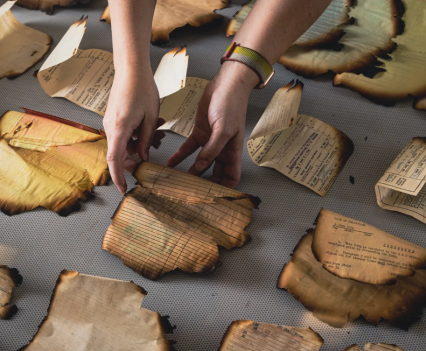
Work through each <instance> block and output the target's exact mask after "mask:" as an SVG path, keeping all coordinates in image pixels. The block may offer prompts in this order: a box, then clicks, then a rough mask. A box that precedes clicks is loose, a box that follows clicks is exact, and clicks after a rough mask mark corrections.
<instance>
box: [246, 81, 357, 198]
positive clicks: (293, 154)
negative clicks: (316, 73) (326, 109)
mask: <svg viewBox="0 0 426 351" xmlns="http://www.w3.org/2000/svg"><path fill="white" fill-rule="evenodd" d="M302 92H303V83H301V82H300V81H296V82H293V81H292V82H290V83H289V84H287V85H286V86H284V87H282V88H280V89H279V90H278V91H277V92H276V93H275V95H274V97H273V98H272V100H271V101H270V102H269V104H268V106H267V107H266V110H265V112H264V113H263V115H262V117H261V118H260V120H259V122H258V123H257V125H256V126H255V127H254V129H253V132H252V134H251V135H250V137H249V140H248V141H247V149H248V152H249V155H250V157H251V159H252V160H253V162H254V163H255V164H256V165H258V166H261V167H269V168H273V169H276V170H277V171H278V172H280V173H282V174H284V175H286V176H287V177H289V178H290V179H292V180H294V181H295V182H297V183H299V184H302V185H304V186H306V187H308V188H309V189H311V190H313V191H315V192H316V193H317V194H319V195H321V196H325V195H326V194H327V192H328V191H329V190H330V188H331V186H332V185H333V183H334V182H335V180H336V179H337V177H338V175H339V173H340V172H341V170H342V169H343V167H344V166H345V164H346V162H347V161H348V159H349V157H350V156H351V154H352V152H353V148H354V147H353V143H352V141H351V140H350V139H349V138H348V136H347V135H346V134H344V133H343V132H341V131H340V130H338V129H336V128H334V127H332V126H330V125H329V124H327V123H324V122H322V121H320V120H319V119H316V118H314V117H310V116H306V115H299V114H297V111H298V109H299V104H300V100H301V98H302Z"/></svg>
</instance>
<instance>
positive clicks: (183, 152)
mask: <svg viewBox="0 0 426 351" xmlns="http://www.w3.org/2000/svg"><path fill="white" fill-rule="evenodd" d="M199 147H200V145H199V144H198V143H197V142H196V141H195V138H194V137H193V135H192V134H191V135H190V136H189V137H188V139H186V141H185V142H184V143H183V144H182V145H181V147H180V148H179V149H178V150H177V151H176V152H175V153H174V154H173V155H172V156H171V157H170V158H169V160H168V161H167V167H176V166H177V165H178V164H179V163H181V162H182V161H183V160H184V159H186V158H187V157H188V156H190V155H192V154H193V153H194V152H195V151H197V150H198V148H199Z"/></svg>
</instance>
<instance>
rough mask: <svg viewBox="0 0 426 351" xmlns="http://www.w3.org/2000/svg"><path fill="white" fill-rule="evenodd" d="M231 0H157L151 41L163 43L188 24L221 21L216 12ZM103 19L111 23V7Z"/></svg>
mask: <svg viewBox="0 0 426 351" xmlns="http://www.w3.org/2000/svg"><path fill="white" fill-rule="evenodd" d="M229 2H230V1H229V0H197V1H193V0H157V2H156V6H155V12H154V18H153V21H152V33H151V43H153V44H157V45H158V44H163V43H166V42H168V41H169V40H170V37H169V35H170V33H171V32H172V31H174V30H175V29H176V28H179V27H183V26H185V25H187V24H189V25H191V26H194V27H201V26H203V25H206V24H209V23H212V22H215V21H220V20H221V19H222V18H223V17H222V15H220V14H218V13H215V10H220V9H222V8H224V7H227V6H228V4H229ZM101 21H105V22H107V23H109V24H111V16H110V11H109V7H107V8H106V9H105V11H104V12H103V14H102V16H101Z"/></svg>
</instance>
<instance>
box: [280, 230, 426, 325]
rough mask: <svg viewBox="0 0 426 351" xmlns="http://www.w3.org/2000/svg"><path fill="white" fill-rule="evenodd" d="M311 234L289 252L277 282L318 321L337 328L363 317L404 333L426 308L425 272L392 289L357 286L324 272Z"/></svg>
mask: <svg viewBox="0 0 426 351" xmlns="http://www.w3.org/2000/svg"><path fill="white" fill-rule="evenodd" d="M314 237H315V230H309V231H308V233H307V234H306V235H305V236H303V237H302V239H301V240H300V242H299V244H298V245H297V246H296V248H295V249H294V251H293V254H292V258H291V261H290V262H289V263H287V264H286V265H285V266H284V268H283V270H282V272H281V274H280V277H279V279H278V288H280V289H286V290H287V291H288V292H289V293H291V294H292V295H293V296H294V298H296V299H297V300H299V301H300V302H301V303H302V304H303V305H304V306H305V307H306V308H307V309H308V310H309V311H311V312H312V313H313V315H314V316H315V317H316V318H318V319H319V320H321V321H323V322H324V323H327V324H329V325H331V326H332V327H336V328H341V327H343V326H344V325H345V324H346V323H347V322H352V321H354V320H355V319H357V318H358V317H360V316H363V317H364V318H365V319H366V320H367V321H368V322H370V323H372V324H374V325H377V324H378V323H379V322H380V320H381V319H385V320H387V321H389V323H390V324H391V325H393V326H396V327H399V328H402V329H406V330H407V329H408V328H409V327H410V326H411V324H412V323H414V322H416V321H417V320H419V319H420V317H421V315H422V308H423V307H425V306H426V270H418V271H417V273H416V274H415V275H414V276H412V277H408V276H401V277H398V279H397V281H396V283H395V284H393V285H378V284H366V283H360V282H357V281H355V280H351V279H342V278H339V277H338V276H336V275H334V274H332V273H330V272H328V271H327V270H326V269H324V268H323V265H322V264H321V263H320V262H318V261H317V260H316V258H315V256H314V254H313V253H312V243H313V240H314Z"/></svg>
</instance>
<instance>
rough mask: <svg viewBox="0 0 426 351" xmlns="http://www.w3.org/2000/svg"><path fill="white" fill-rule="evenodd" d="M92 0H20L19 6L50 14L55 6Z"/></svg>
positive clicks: (67, 5) (66, 5) (72, 4)
mask: <svg viewBox="0 0 426 351" xmlns="http://www.w3.org/2000/svg"><path fill="white" fill-rule="evenodd" d="M89 1H90V0H18V1H17V3H18V5H19V6H22V7H25V8H27V9H30V10H41V11H43V12H46V13H47V14H48V15H51V14H52V13H53V9H54V7H55V6H63V7H70V6H74V5H76V4H87V3H89Z"/></svg>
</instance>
